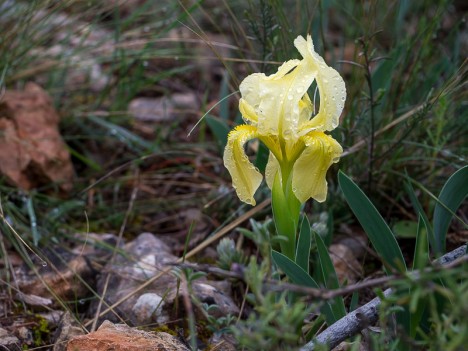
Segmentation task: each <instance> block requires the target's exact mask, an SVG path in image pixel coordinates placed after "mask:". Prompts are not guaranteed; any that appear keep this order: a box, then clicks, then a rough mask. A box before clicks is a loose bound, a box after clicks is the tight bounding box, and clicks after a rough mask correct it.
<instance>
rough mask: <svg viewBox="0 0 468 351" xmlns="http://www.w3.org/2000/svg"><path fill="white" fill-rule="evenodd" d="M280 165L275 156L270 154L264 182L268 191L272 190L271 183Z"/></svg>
mask: <svg viewBox="0 0 468 351" xmlns="http://www.w3.org/2000/svg"><path fill="white" fill-rule="evenodd" d="M279 169H280V165H279V162H278V160H277V159H276V157H275V155H273V153H271V152H270V156H269V157H268V163H267V165H266V168H265V180H266V183H267V185H268V187H269V188H270V189H273V183H274V182H275V176H276V173H278V171H279Z"/></svg>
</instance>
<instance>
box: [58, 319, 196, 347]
mask: <svg viewBox="0 0 468 351" xmlns="http://www.w3.org/2000/svg"><path fill="white" fill-rule="evenodd" d="M109 350H112V351H146V350H148V351H189V349H188V348H187V347H186V346H185V345H184V344H183V343H182V342H180V341H179V340H178V339H176V338H175V337H173V336H172V335H170V334H167V333H162V332H159V333H149V332H145V331H142V330H138V329H134V328H130V327H129V326H127V325H125V324H113V323H111V322H109V321H105V322H104V323H102V325H101V327H100V328H99V329H98V330H97V331H95V332H94V333H90V334H88V335H83V336H77V337H75V338H73V339H71V340H70V341H69V342H68V345H67V351H109Z"/></svg>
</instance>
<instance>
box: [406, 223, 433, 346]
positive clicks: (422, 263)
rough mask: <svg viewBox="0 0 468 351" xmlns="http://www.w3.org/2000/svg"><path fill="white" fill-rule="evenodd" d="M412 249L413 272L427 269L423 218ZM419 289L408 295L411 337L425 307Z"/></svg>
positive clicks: (425, 230)
mask: <svg viewBox="0 0 468 351" xmlns="http://www.w3.org/2000/svg"><path fill="white" fill-rule="evenodd" d="M415 246H416V247H415V249H414V258H413V270H414V269H423V268H425V267H427V265H428V263H429V261H430V259H429V242H428V236H427V226H426V223H425V222H424V217H422V216H421V215H419V221H418V230H417V236H416V245H415ZM420 289H421V288H419V287H417V288H416V289H414V290H412V291H411V293H410V296H411V300H410V304H409V312H410V313H409V315H410V335H411V337H415V336H416V332H417V330H418V327H419V325H420V323H421V318H422V316H423V312H424V309H425V308H426V305H427V299H425V298H420V296H419V295H420Z"/></svg>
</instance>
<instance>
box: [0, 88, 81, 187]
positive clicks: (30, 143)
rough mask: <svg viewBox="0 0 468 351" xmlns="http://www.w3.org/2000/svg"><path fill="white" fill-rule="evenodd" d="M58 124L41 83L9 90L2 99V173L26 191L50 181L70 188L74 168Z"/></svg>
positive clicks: (0, 150) (0, 133) (0, 129)
mask: <svg viewBox="0 0 468 351" xmlns="http://www.w3.org/2000/svg"><path fill="white" fill-rule="evenodd" d="M58 123H59V116H58V114H57V112H56V111H55V109H54V107H53V105H52V101H51V99H50V97H49V96H48V95H47V93H46V92H45V91H44V90H42V89H41V88H40V87H39V86H38V85H36V84H33V83H28V84H27V85H26V88H25V90H24V91H6V93H5V95H4V96H3V97H2V99H1V100H0V144H1V145H2V147H1V148H0V174H3V175H5V176H6V178H7V179H8V180H9V181H10V183H12V184H14V185H15V186H18V187H20V188H23V189H26V190H29V189H32V188H34V187H37V186H40V185H44V184H48V183H56V184H57V185H58V186H59V187H60V189H61V190H62V191H69V190H71V188H72V185H73V183H72V181H73V176H74V170H73V165H72V163H71V160H70V154H69V153H68V150H67V147H66V145H65V143H64V141H63V139H62V137H61V136H60V133H59V129H58Z"/></svg>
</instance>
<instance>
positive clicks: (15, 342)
mask: <svg viewBox="0 0 468 351" xmlns="http://www.w3.org/2000/svg"><path fill="white" fill-rule="evenodd" d="M0 349H5V350H21V345H20V342H19V339H18V338H17V337H16V336H14V335H10V333H8V331H7V330H6V329H3V328H0Z"/></svg>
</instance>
